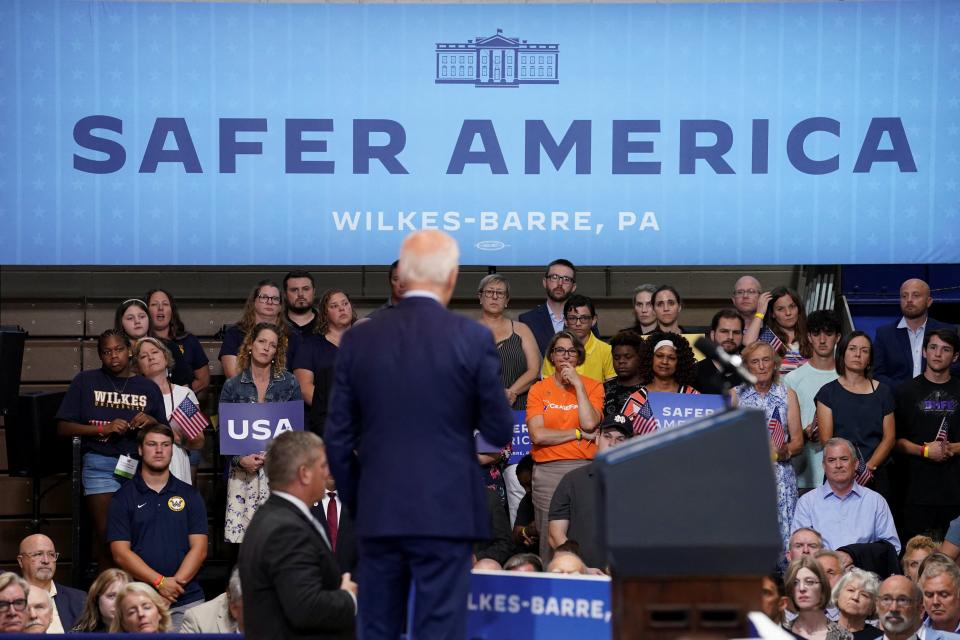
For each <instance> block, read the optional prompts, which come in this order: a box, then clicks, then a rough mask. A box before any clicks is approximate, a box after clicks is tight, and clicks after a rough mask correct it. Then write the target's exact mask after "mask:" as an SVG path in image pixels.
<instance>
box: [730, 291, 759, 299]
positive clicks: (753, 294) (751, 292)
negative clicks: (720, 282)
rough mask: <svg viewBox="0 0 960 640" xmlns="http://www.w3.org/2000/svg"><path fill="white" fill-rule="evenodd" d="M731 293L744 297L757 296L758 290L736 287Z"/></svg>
mask: <svg viewBox="0 0 960 640" xmlns="http://www.w3.org/2000/svg"><path fill="white" fill-rule="evenodd" d="M733 295H734V296H736V297H737V298H746V297H747V296H758V295H760V292H759V291H757V290H756V289H736V290H735V291H734V292H733Z"/></svg>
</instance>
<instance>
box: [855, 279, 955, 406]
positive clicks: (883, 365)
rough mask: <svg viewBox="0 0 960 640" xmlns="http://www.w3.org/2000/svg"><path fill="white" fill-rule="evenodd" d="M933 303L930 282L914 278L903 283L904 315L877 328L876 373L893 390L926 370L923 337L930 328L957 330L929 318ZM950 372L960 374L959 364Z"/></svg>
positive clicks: (901, 308) (875, 347)
mask: <svg viewBox="0 0 960 640" xmlns="http://www.w3.org/2000/svg"><path fill="white" fill-rule="evenodd" d="M932 304H933V297H932V296H931V295H930V287H929V286H928V285H927V283H926V282H924V281H923V280H920V279H918V278H911V279H910V280H907V281H906V282H904V283H903V284H902V285H900V312H901V313H902V314H903V316H902V317H901V318H900V320H898V321H897V322H892V323H890V324H886V325H883V326H881V327H879V328H878V329H877V338H876V340H874V343H873V349H874V355H873V363H874V367H873V375H874V377H875V378H876V379H877V380H879V381H880V382H883V383H886V384H887V385H889V386H890V388H891V389H895V388H896V387H897V386H899V385H900V383H902V382H906V381H907V380H912V379H914V378H916V377H917V376H918V375H920V374H921V373H923V368H924V367H925V366H926V361H925V360H924V358H923V337H924V335H925V334H926V332H927V331H932V330H934V329H952V330H953V331H956V330H957V327H956V326H955V325H950V324H945V323H943V322H938V321H937V320H934V319H933V318H931V317H930V315H929V313H928V311H929V309H930V305H932ZM951 373H952V374H953V375H955V376H956V375H960V364H955V365H954V366H953V367H951Z"/></svg>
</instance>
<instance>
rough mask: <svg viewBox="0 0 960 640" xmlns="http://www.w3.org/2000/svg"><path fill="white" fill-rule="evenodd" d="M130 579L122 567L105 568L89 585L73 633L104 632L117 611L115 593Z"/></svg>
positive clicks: (111, 622)
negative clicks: (81, 611)
mask: <svg viewBox="0 0 960 640" xmlns="http://www.w3.org/2000/svg"><path fill="white" fill-rule="evenodd" d="M130 581H131V578H130V574H129V573H127V572H126V571H124V570H123V569H107V570H106V571H104V572H103V573H101V574H100V575H99V576H97V578H96V579H95V580H94V581H93V584H91V585H90V589H89V590H88V591H87V600H86V603H85V604H84V606H83V613H81V614H80V617H79V618H78V619H77V623H76V624H75V625H74V626H73V629H72V631H73V632H74V633H106V632H107V630H108V629H109V628H110V625H111V624H113V619H114V617H115V616H116V611H117V595H118V594H119V593H120V590H121V589H123V587H125V586H126V585H127V584H128V583H129V582H130Z"/></svg>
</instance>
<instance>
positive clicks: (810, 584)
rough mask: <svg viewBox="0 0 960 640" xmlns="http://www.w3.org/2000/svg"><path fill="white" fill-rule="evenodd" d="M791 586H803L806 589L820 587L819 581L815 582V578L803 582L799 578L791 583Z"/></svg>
mask: <svg viewBox="0 0 960 640" xmlns="http://www.w3.org/2000/svg"><path fill="white" fill-rule="evenodd" d="M793 584H794V585H795V586H797V587H799V586H800V585H803V586H805V587H806V588H807V589H813V588H814V587H819V586H820V581H819V580H817V579H816V578H805V579H803V580H801V579H800V578H797V579H796V580H794V581H793Z"/></svg>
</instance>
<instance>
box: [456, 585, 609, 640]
mask: <svg viewBox="0 0 960 640" xmlns="http://www.w3.org/2000/svg"><path fill="white" fill-rule="evenodd" d="M611 614H612V607H611V604H610V579H609V578H606V577H601V576H566V575H557V574H551V573H525V572H520V571H478V572H476V573H472V574H470V595H469V597H468V599H467V637H468V638H471V639H477V640H479V639H482V638H489V639H490V640H501V639H503V638H531V639H533V638H557V639H559V638H577V639H579V638H590V639H591V640H601V639H604V638H609V637H610V632H611V624H610V618H611Z"/></svg>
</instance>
